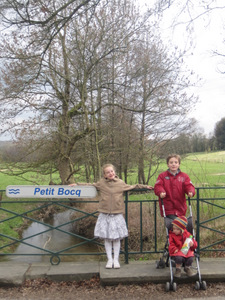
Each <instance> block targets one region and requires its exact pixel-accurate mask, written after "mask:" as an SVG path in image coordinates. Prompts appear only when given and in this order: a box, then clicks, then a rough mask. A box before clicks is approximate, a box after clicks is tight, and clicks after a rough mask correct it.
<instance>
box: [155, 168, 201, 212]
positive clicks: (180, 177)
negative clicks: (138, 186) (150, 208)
mask: <svg viewBox="0 0 225 300" xmlns="http://www.w3.org/2000/svg"><path fill="white" fill-rule="evenodd" d="M154 192H155V194H156V195H157V196H158V197H159V207H160V213H161V216H162V217H163V211H162V204H161V199H160V194H161V193H162V192H164V193H166V197H165V198H164V199H163V204H164V208H165V213H166V216H167V215H176V216H178V217H180V216H185V215H186V211H187V204H186V197H185V194H188V193H189V192H192V193H193V196H194V195H195V187H194V185H193V184H192V182H191V180H190V178H189V176H188V175H187V174H186V173H183V172H181V171H179V173H177V174H176V175H173V174H171V173H170V172H169V170H167V171H165V172H163V173H161V174H159V176H158V179H157V181H156V184H155V187H154Z"/></svg>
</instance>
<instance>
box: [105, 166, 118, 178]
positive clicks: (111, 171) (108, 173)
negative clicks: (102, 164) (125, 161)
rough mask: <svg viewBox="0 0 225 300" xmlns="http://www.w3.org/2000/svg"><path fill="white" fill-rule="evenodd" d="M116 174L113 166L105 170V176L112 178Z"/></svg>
mask: <svg viewBox="0 0 225 300" xmlns="http://www.w3.org/2000/svg"><path fill="white" fill-rule="evenodd" d="M115 176H116V174H115V171H114V169H113V168H112V167H107V168H105V170H104V177H105V178H108V179H110V180H112V179H114V178H115Z"/></svg>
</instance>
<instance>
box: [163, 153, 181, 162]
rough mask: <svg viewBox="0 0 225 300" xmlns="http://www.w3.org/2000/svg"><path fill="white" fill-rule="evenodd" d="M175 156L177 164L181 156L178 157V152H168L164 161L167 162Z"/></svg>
mask: <svg viewBox="0 0 225 300" xmlns="http://www.w3.org/2000/svg"><path fill="white" fill-rule="evenodd" d="M173 157H174V158H176V159H177V160H178V161H179V164H180V162H181V157H180V155H179V154H169V155H168V156H167V159H166V162H167V164H168V163H169V160H170V159H171V158H173Z"/></svg>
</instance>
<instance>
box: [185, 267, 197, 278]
mask: <svg viewBox="0 0 225 300" xmlns="http://www.w3.org/2000/svg"><path fill="white" fill-rule="evenodd" d="M184 272H185V273H186V274H187V276H188V277H192V276H195V275H196V272H194V271H193V270H192V269H191V267H184Z"/></svg>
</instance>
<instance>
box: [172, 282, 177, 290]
mask: <svg viewBox="0 0 225 300" xmlns="http://www.w3.org/2000/svg"><path fill="white" fill-rule="evenodd" d="M176 290H177V284H176V282H174V283H173V291H174V292H176Z"/></svg>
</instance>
